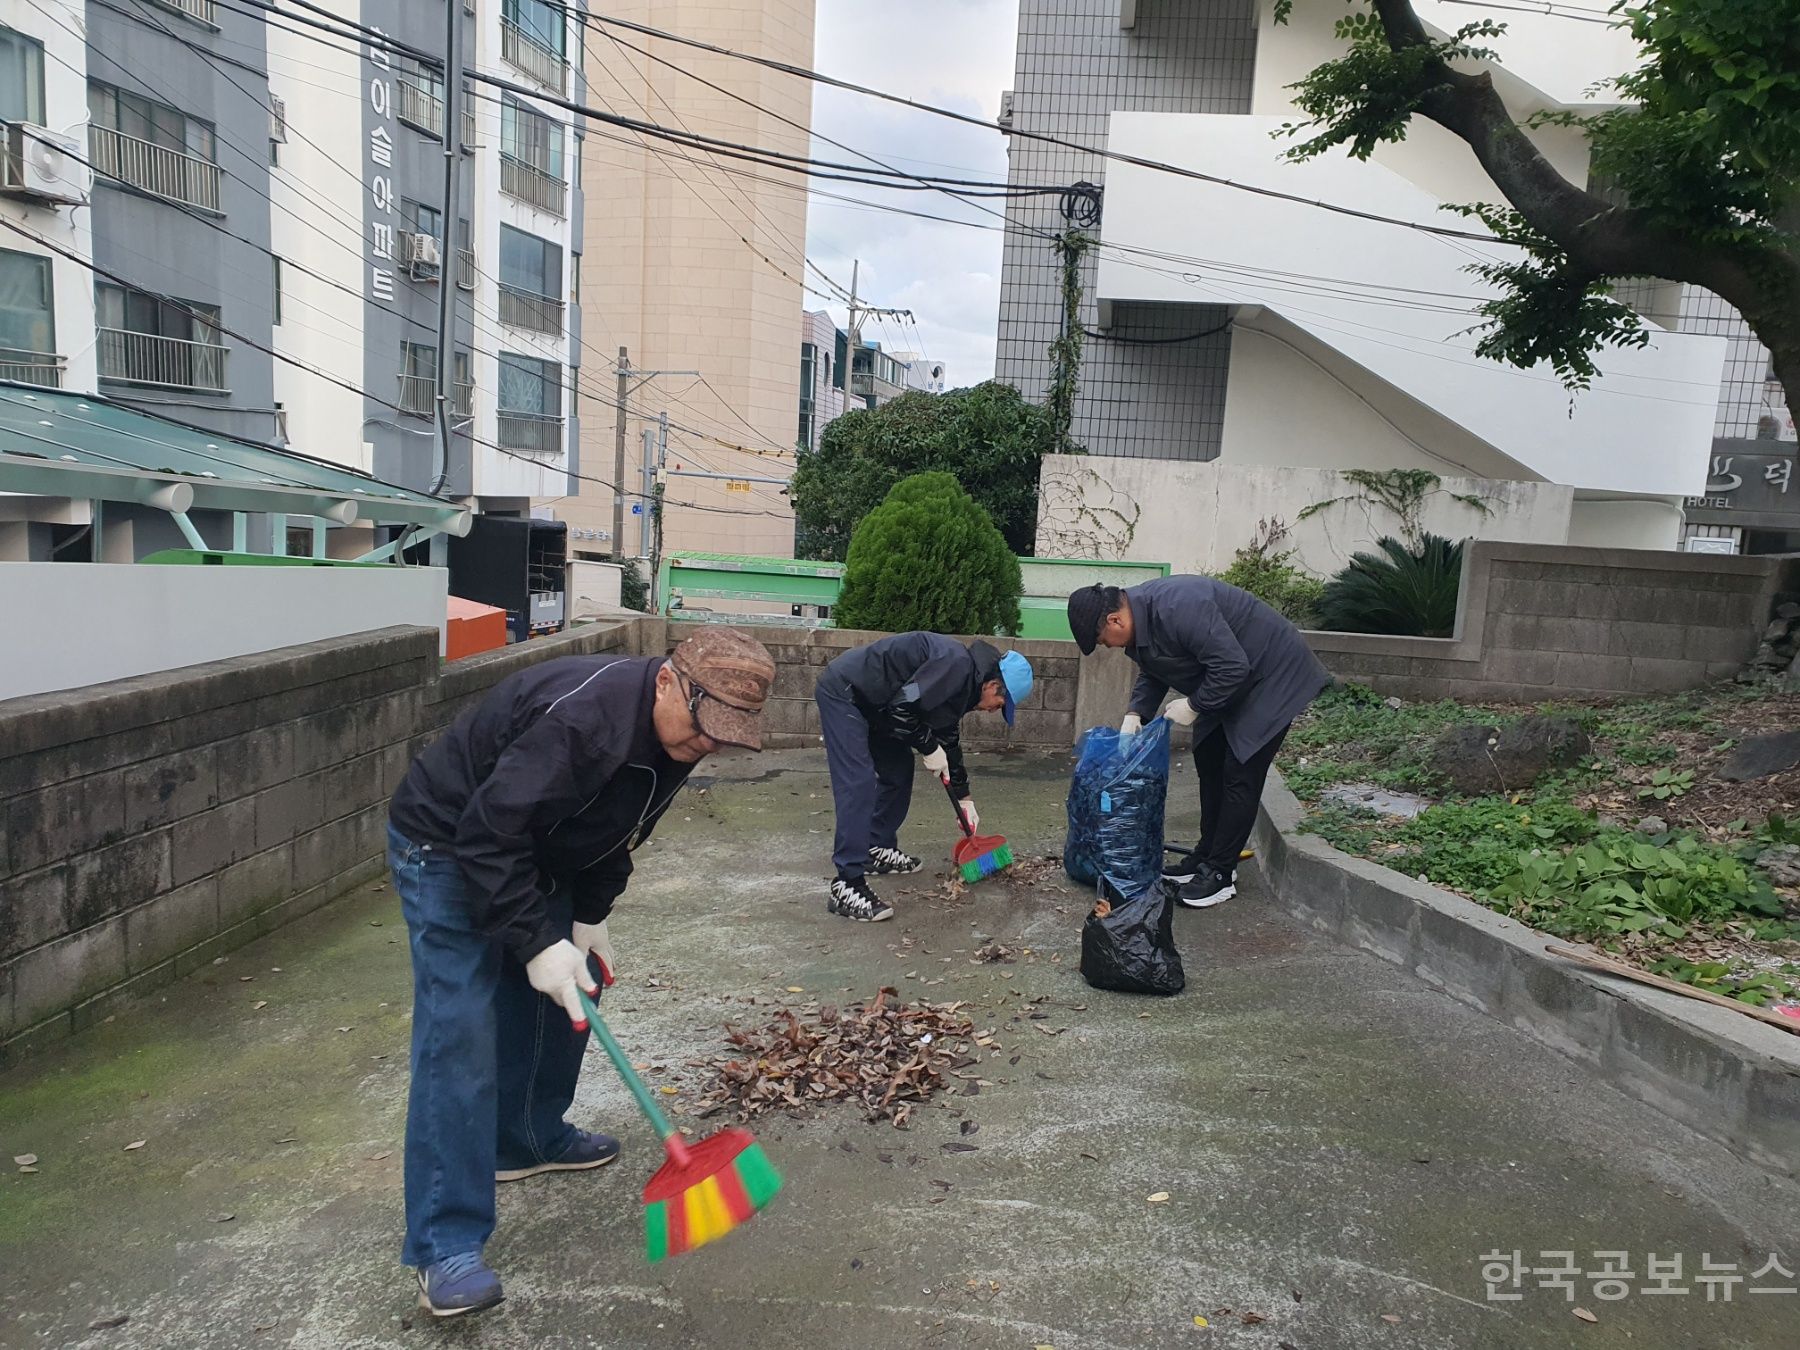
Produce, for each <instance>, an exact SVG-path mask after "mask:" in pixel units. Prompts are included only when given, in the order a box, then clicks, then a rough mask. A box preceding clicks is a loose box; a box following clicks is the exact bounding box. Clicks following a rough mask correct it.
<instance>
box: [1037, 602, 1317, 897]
mask: <svg viewBox="0 0 1800 1350" xmlns="http://www.w3.org/2000/svg"><path fill="white" fill-rule="evenodd" d="M1069 631H1070V632H1071V633H1073V634H1074V636H1075V642H1076V645H1077V646H1079V647H1080V648H1081V654H1082V655H1083V656H1086V655H1089V654H1090V653H1092V652H1093V650H1094V648H1095V647H1096V646H1101V647H1122V648H1124V650H1125V654H1126V655H1127V656H1129V657H1130V658H1131V659H1132V660H1133V661H1134V662H1136V663H1137V667H1138V671H1139V674H1138V680H1137V684H1136V685H1135V686H1134V687H1133V688H1132V691H1131V707H1130V708H1129V710H1128V711H1127V712H1126V714H1125V720H1124V722H1123V723H1122V724H1121V725H1120V727H1119V731H1120V732H1121V733H1123V734H1126V735H1130V734H1132V733H1135V732H1136V731H1138V730H1139V729H1140V728H1141V727H1142V726H1143V724H1144V723H1145V722H1146V721H1148V720H1149V719H1150V718H1152V717H1155V716H1156V710H1157V708H1159V707H1161V705H1162V701H1163V699H1164V698H1165V697H1166V696H1167V695H1168V693H1169V691H1170V690H1173V691H1174V692H1175V693H1177V694H1179V695H1180V696H1181V697H1179V698H1177V699H1175V700H1174V701H1173V702H1172V703H1170V704H1169V706H1168V707H1167V708H1164V709H1163V715H1164V716H1166V717H1167V718H1168V719H1169V720H1170V721H1171V722H1173V723H1175V724H1176V725H1177V726H1184V727H1192V728H1193V732H1194V769H1195V772H1196V773H1197V774H1198V776H1199V779H1200V842H1199V843H1197V844H1195V845H1194V847H1193V848H1192V849H1190V850H1188V851H1187V852H1186V853H1185V854H1183V855H1182V856H1181V857H1179V858H1178V859H1176V860H1175V861H1174V862H1171V863H1169V864H1168V865H1166V866H1165V867H1164V868H1163V881H1164V883H1165V884H1166V885H1167V886H1168V887H1169V888H1170V889H1171V890H1173V891H1174V892H1175V898H1176V900H1177V901H1179V902H1180V903H1181V904H1182V905H1183V906H1185V907H1186V908H1188V909H1210V908H1211V907H1212V906H1214V905H1221V904H1224V903H1225V901H1227V900H1229V899H1231V897H1232V896H1234V895H1236V894H1237V880H1236V878H1237V865H1238V858H1239V856H1240V854H1241V853H1242V852H1243V848H1244V844H1245V843H1246V842H1247V841H1248V840H1249V838H1250V830H1251V827H1252V826H1254V825H1255V824H1256V806H1257V803H1258V802H1260V801H1261V800H1262V790H1263V783H1264V782H1265V781H1266V780H1267V778H1268V776H1269V766H1270V765H1271V764H1273V763H1274V762H1275V754H1276V752H1277V751H1279V750H1280V749H1281V743H1282V741H1283V740H1285V739H1286V738H1287V732H1288V726H1289V725H1290V724H1291V723H1292V722H1293V720H1294V719H1295V718H1296V717H1298V716H1299V715H1300V714H1301V713H1302V712H1304V711H1305V710H1306V706H1307V704H1309V703H1311V702H1312V701H1313V700H1314V699H1315V698H1317V697H1318V696H1319V693H1320V691H1321V690H1323V689H1324V688H1325V687H1326V686H1327V685H1329V684H1330V683H1331V673H1330V672H1329V671H1327V670H1326V669H1325V667H1324V666H1322V665H1320V664H1319V659H1318V657H1316V656H1314V655H1313V654H1312V648H1310V647H1308V646H1307V645H1306V639H1305V638H1303V637H1301V636H1300V630H1299V629H1298V628H1296V627H1294V625H1293V624H1291V623H1289V622H1288V621H1287V620H1286V619H1284V618H1283V617H1282V616H1281V615H1280V614H1278V613H1277V612H1276V611H1275V610H1273V609H1271V608H1270V607H1269V606H1268V605H1265V604H1264V603H1263V602H1262V601H1261V600H1258V599H1257V598H1256V597H1255V596H1254V595H1251V594H1250V593H1249V592H1248V591H1242V590H1239V589H1238V588H1237V587H1236V586H1229V585H1227V584H1226V583H1225V582H1223V581H1215V580H1214V579H1213V578H1212V577H1160V578H1158V579H1157V580H1155V581H1146V582H1144V583H1143V584H1142V585H1139V586H1133V587H1131V588H1130V589H1129V590H1120V589H1119V588H1118V587H1117V586H1088V587H1084V588H1083V589H1081V590H1079V591H1076V592H1075V593H1074V594H1073V595H1071V596H1070V597H1069ZM1170 851H1173V850H1170Z"/></svg>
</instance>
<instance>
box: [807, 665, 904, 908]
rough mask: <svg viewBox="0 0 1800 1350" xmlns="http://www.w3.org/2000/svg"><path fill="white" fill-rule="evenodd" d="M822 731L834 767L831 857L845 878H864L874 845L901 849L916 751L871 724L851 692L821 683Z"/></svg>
mask: <svg viewBox="0 0 1800 1350" xmlns="http://www.w3.org/2000/svg"><path fill="white" fill-rule="evenodd" d="M813 699H814V701H815V702H816V703H817V704H818V705H819V732H820V734H821V735H822V736H823V737H824V738H825V763H826V764H827V766H828V767H829V768H830V770H831V804H832V806H833V808H834V810H833V813H832V814H833V815H834V817H835V818H836V826H837V829H836V831H835V834H836V839H835V841H834V843H835V847H834V848H833V850H832V855H831V861H832V864H833V865H834V866H835V867H836V868H837V874H838V875H839V876H840V877H844V878H846V879H848V878H853V877H860V876H862V875H863V872H864V871H865V869H867V867H868V865H869V850H870V849H871V848H896V847H898V846H899V842H900V826H901V825H902V824H904V823H905V821H906V810H907V808H908V807H909V806H911V805H912V788H913V752H912V749H911V748H910V747H909V746H907V745H904V744H902V743H901V742H899V741H896V740H894V739H893V738H892V737H890V736H881V735H878V734H876V733H875V732H874V731H872V730H871V729H870V727H869V720H868V718H866V717H865V716H863V711H862V709H861V708H859V707H857V706H856V701H855V700H854V699H852V698H851V697H850V695H849V692H848V691H847V690H842V689H838V688H836V687H833V686H828V685H827V684H826V683H825V682H824V681H820V683H819V686H818V688H817V689H816V690H815V691H814V694H813Z"/></svg>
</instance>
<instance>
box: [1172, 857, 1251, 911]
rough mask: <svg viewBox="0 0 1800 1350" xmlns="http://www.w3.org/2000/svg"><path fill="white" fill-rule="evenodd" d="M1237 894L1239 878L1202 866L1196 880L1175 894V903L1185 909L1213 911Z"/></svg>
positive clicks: (1195, 877)
mask: <svg viewBox="0 0 1800 1350" xmlns="http://www.w3.org/2000/svg"><path fill="white" fill-rule="evenodd" d="M1236 894H1237V878H1236V877H1234V876H1232V875H1231V873H1229V872H1221V871H1218V870H1217V869H1216V868H1212V867H1205V866H1202V867H1201V868H1200V870H1199V871H1198V872H1196V873H1195V874H1194V879H1193V880H1192V881H1189V882H1187V883H1186V884H1185V885H1183V886H1181V887H1180V888H1179V889H1178V890H1176V892H1175V901H1176V903H1177V904H1179V905H1181V906H1182V907H1183V908H1184V909H1211V908H1212V907H1213V906H1214V905H1222V904H1224V903H1225V902H1226V901H1227V900H1229V899H1231V897H1232V896H1234V895H1236Z"/></svg>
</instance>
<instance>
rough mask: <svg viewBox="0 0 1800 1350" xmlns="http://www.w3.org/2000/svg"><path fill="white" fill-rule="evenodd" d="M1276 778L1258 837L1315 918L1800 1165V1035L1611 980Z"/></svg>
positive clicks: (1263, 859) (1732, 1144)
mask: <svg viewBox="0 0 1800 1350" xmlns="http://www.w3.org/2000/svg"><path fill="white" fill-rule="evenodd" d="M1300 821H1301V808H1300V804H1299V802H1298V801H1296V800H1295V798H1294V796H1293V794H1292V793H1290V792H1289V791H1288V790H1287V789H1286V788H1285V787H1284V786H1282V785H1281V783H1280V781H1279V779H1278V778H1276V777H1271V779H1270V783H1269V787H1268V790H1267V791H1266V792H1265V793H1264V794H1263V803H1262V809H1261V811H1260V813H1259V815H1258V820H1257V828H1256V834H1255V836H1254V845H1255V848H1256V855H1257V859H1258V861H1259V864H1260V866H1261V867H1262V869H1263V873H1264V875H1265V876H1266V877H1267V878H1268V880H1269V884H1270V889H1271V890H1272V891H1273V892H1274V894H1275V896H1276V897H1277V899H1278V900H1279V901H1280V902H1281V903H1282V904H1283V905H1285V906H1287V908H1289V909H1290V910H1292V911H1294V912H1295V913H1296V914H1298V915H1299V916H1300V917H1301V918H1302V919H1304V920H1305V921H1306V922H1308V923H1309V924H1311V925H1312V926H1313V927H1314V928H1317V929H1319V930H1320V931H1322V932H1324V933H1326V934H1328V935H1329V936H1331V937H1333V938H1335V939H1336V940H1338V941H1340V942H1343V943H1345V944H1347V945H1349V946H1352V947H1358V948H1361V949H1362V950H1363V951H1366V952H1370V953H1372V954H1374V955H1376V956H1379V957H1380V958H1381V959H1382V960H1384V961H1389V962H1391V963H1393V964H1394V965H1397V966H1402V967H1404V968H1405V969H1407V970H1408V971H1410V972H1411V973H1412V974H1414V975H1415V976H1417V977H1418V978H1419V979H1420V980H1422V981H1424V982H1425V983H1426V984H1428V985H1430V986H1432V987H1433V988H1436V989H1441V990H1443V991H1444V992H1445V993H1446V994H1448V995H1450V996H1451V997H1452V998H1454V999H1456V1000H1458V1001H1459V1002H1462V1003H1467V1004H1469V1005H1471V1006H1472V1007H1476V1008H1479V1009H1481V1010H1482V1011H1483V1012H1485V1013H1488V1014H1490V1015H1492V1016H1494V1017H1497V1018H1499V1019H1500V1020H1501V1021H1503V1022H1505V1023H1507V1024H1508V1025H1509V1026H1512V1027H1515V1028H1517V1029H1518V1030H1520V1031H1523V1032H1524V1033H1525V1034H1526V1035H1528V1036H1531V1037H1532V1038H1533V1039H1535V1040H1538V1041H1541V1042H1542V1043H1543V1044H1545V1045H1547V1046H1549V1047H1551V1048H1552V1049H1554V1050H1556V1051H1558V1052H1559V1053H1561V1054H1564V1055H1567V1056H1568V1057H1569V1058H1570V1059H1573V1060H1575V1061H1576V1062H1577V1063H1580V1064H1582V1065H1585V1066H1586V1067H1587V1068H1588V1069H1590V1070H1591V1071H1592V1073H1593V1075H1594V1077H1595V1078H1596V1079H1598V1080H1599V1081H1602V1082H1606V1083H1610V1084H1611V1085H1612V1086H1614V1087H1616V1088H1618V1089H1620V1090H1621V1091H1623V1092H1625V1093H1627V1094H1629V1095H1630V1096H1633V1097H1636V1098H1637V1099H1638V1100H1640V1101H1642V1102H1645V1103H1647V1104H1648V1105H1650V1106H1653V1107H1655V1108H1656V1109H1657V1110H1659V1111H1661V1112H1663V1113H1664V1114H1665V1115H1668V1116H1670V1117H1672V1118H1674V1119H1676V1120H1678V1121H1680V1122H1681V1123H1682V1124H1684V1125H1686V1126H1688V1127H1689V1128H1690V1129H1693V1130H1696V1131H1698V1132H1699V1133H1701V1134H1703V1135H1706V1136H1707V1137H1709V1138H1711V1139H1716V1140H1718V1141H1719V1142H1720V1143H1722V1144H1724V1145H1726V1146H1727V1147H1729V1148H1730V1149H1732V1150H1733V1151H1734V1152H1736V1153H1738V1154H1739V1155H1740V1156H1742V1157H1744V1158H1745V1159H1747V1160H1749V1161H1750V1162H1752V1163H1755V1164H1756V1165H1757V1166H1759V1167H1763V1168H1766V1169H1767V1170H1768V1171H1770V1172H1772V1173H1775V1174H1776V1175H1779V1176H1786V1177H1791V1176H1796V1175H1800V1036H1796V1035H1793V1034H1791V1033H1789V1032H1784V1031H1781V1030H1778V1029H1777V1028H1775V1027H1772V1026H1767V1025H1765V1024H1763V1023H1761V1022H1758V1021H1756V1020H1755V1019H1754V1018H1750V1017H1745V1016H1743V1015H1741V1014H1739V1013H1735V1012H1732V1011H1730V1010H1728V1009H1725V1008H1717V1007H1711V1006H1708V1005H1707V1004H1705V1003H1701V1002H1698V1001H1696V1000H1694V999H1689V998H1684V997H1681V996H1680V995H1676V994H1665V993H1662V992H1660V991H1658V990H1655V989H1650V988H1647V987H1645V986H1643V985H1637V984H1632V983H1630V982H1628V981H1625V980H1615V979H1609V978H1608V977H1606V976H1603V975H1597V974H1594V973H1592V972H1590V971H1587V970H1584V969H1583V968H1581V967H1579V966H1576V965H1571V964H1570V963H1568V962H1566V961H1562V960H1559V959H1557V958H1555V957H1552V956H1549V955H1548V954H1546V952H1545V950H1544V948H1545V945H1546V944H1547V943H1549V942H1551V941H1553V939H1550V938H1547V937H1545V936H1544V934H1542V933H1538V932H1535V931H1534V930H1532V929H1530V928H1527V927H1526V926H1525V925H1524V924H1521V923H1518V922H1515V921H1514V920H1512V919H1509V918H1506V917H1505V916H1503V915H1500V914H1495V913H1494V912H1493V911H1491V910H1488V909H1485V908H1483V907H1482V906H1480V905H1478V904H1476V903H1475V902H1474V901H1472V900H1465V899H1464V898H1463V897H1461V896H1459V895H1452V894H1451V893H1450V892H1448V891H1441V890H1439V889H1437V888H1436V887H1435V886H1428V885H1426V884H1424V883H1423V882H1418V881H1414V880H1411V879H1410V878H1408V877H1404V876H1401V875H1400V874H1399V873H1398V872H1393V871H1390V870H1389V869H1387V868H1385V867H1382V866H1380V865H1379V864H1376V863H1373V862H1369V861H1368V860H1366V859H1363V858H1354V857H1351V856H1350V855H1348V854H1345V853H1340V852H1339V851H1338V850H1336V849H1334V848H1332V847H1331V846H1330V845H1329V844H1327V843H1325V842H1324V841H1323V840H1321V839H1319V838H1317V837H1316V836H1313V835H1307V834H1301V833H1299V832H1298V827H1299V825H1300Z"/></svg>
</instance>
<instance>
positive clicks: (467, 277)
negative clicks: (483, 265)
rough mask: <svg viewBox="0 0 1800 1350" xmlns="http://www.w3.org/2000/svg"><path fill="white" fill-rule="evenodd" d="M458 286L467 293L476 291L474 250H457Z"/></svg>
mask: <svg viewBox="0 0 1800 1350" xmlns="http://www.w3.org/2000/svg"><path fill="white" fill-rule="evenodd" d="M456 284H457V285H458V286H461V287H462V288H463V289H464V290H465V291H472V290H474V289H475V250H474V249H472V248H459V249H457V250H456Z"/></svg>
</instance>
